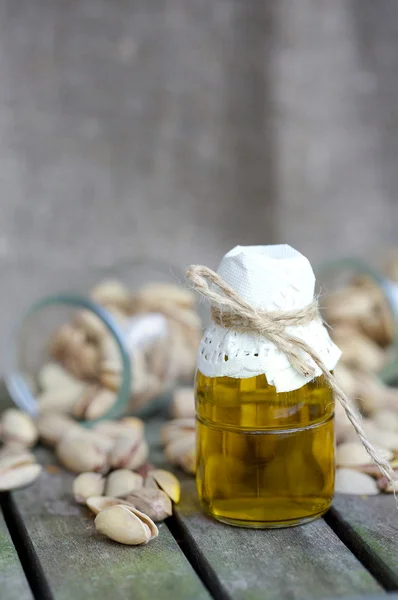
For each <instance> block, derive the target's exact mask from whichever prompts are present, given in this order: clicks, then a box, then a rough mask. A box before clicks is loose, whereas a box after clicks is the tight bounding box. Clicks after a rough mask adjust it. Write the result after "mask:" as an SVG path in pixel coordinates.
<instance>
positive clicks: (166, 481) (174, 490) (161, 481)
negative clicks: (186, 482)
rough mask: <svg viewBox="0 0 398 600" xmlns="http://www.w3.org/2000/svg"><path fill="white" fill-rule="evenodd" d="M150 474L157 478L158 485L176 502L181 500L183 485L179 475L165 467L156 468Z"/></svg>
mask: <svg viewBox="0 0 398 600" xmlns="http://www.w3.org/2000/svg"><path fill="white" fill-rule="evenodd" d="M150 476H151V477H152V479H154V480H155V482H156V483H157V485H158V486H159V487H160V489H162V490H163V491H164V492H165V493H166V494H167V495H168V496H169V498H171V499H172V501H173V502H174V503H175V504H178V502H179V501H180V495H181V486H180V482H179V481H178V479H177V477H176V476H175V475H173V473H170V472H169V471H165V470H163V469H154V470H153V471H151V474H150Z"/></svg>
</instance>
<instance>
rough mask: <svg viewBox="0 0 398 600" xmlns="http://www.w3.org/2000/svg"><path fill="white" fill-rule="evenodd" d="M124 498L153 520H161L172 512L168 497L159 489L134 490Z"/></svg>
mask: <svg viewBox="0 0 398 600" xmlns="http://www.w3.org/2000/svg"><path fill="white" fill-rule="evenodd" d="M126 499H127V500H128V501H129V502H131V503H132V504H133V505H134V506H135V508H137V509H138V510H140V511H141V512H143V513H145V514H146V515H148V517H150V518H151V519H152V520H153V521H163V520H164V519H167V517H170V515H171V514H172V513H173V508H172V505H171V500H170V498H169V497H168V495H167V494H166V493H165V492H163V491H162V490H160V489H149V488H142V489H140V490H134V492H132V493H131V494H129V495H128V496H127V498H126Z"/></svg>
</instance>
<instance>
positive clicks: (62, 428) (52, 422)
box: [36, 412, 83, 446]
mask: <svg viewBox="0 0 398 600" xmlns="http://www.w3.org/2000/svg"><path fill="white" fill-rule="evenodd" d="M36 424H37V428H38V430H39V436H40V440H41V441H42V442H43V444H46V445H47V446H55V445H56V444H57V443H58V442H59V440H60V439H61V438H62V437H63V436H64V435H66V433H69V432H71V431H74V432H82V431H83V429H82V427H80V425H78V424H77V423H76V421H74V420H73V419H71V418H69V417H67V416H66V415H63V414H61V413H51V412H48V413H44V414H41V415H40V416H39V418H38V420H37V422H36Z"/></svg>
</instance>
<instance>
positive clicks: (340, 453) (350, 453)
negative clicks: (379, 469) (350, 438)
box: [336, 442, 392, 468]
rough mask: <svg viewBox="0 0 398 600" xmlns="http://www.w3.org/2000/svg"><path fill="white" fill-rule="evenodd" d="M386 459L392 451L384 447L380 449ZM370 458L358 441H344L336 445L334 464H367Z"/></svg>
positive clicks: (341, 465) (352, 466) (390, 456)
mask: <svg viewBox="0 0 398 600" xmlns="http://www.w3.org/2000/svg"><path fill="white" fill-rule="evenodd" d="M379 451H381V452H382V453H383V456H385V458H386V459H387V460H390V459H391V458H392V453H391V452H390V451H388V450H385V449H380V448H379ZM371 462H372V461H371V458H370V456H369V454H368V453H367V452H366V450H365V448H364V446H363V445H362V444H361V443H360V442H344V443H343V444H340V445H339V446H337V449H336V465H337V466H338V467H347V468H350V467H351V468H354V467H357V466H360V465H368V464H369V463H371Z"/></svg>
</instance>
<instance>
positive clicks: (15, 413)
mask: <svg viewBox="0 0 398 600" xmlns="http://www.w3.org/2000/svg"><path fill="white" fill-rule="evenodd" d="M0 429H1V436H2V439H3V442H5V443H6V444H7V443H10V442H17V443H20V444H23V445H24V446H34V445H35V444H36V442H37V440H38V437H39V433H38V431H37V427H36V424H35V423H34V421H33V420H32V419H31V417H30V416H29V415H27V414H26V413H24V412H22V411H21V410H18V409H16V408H9V409H8V410H6V411H4V413H3V415H2V417H1V424H0Z"/></svg>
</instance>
